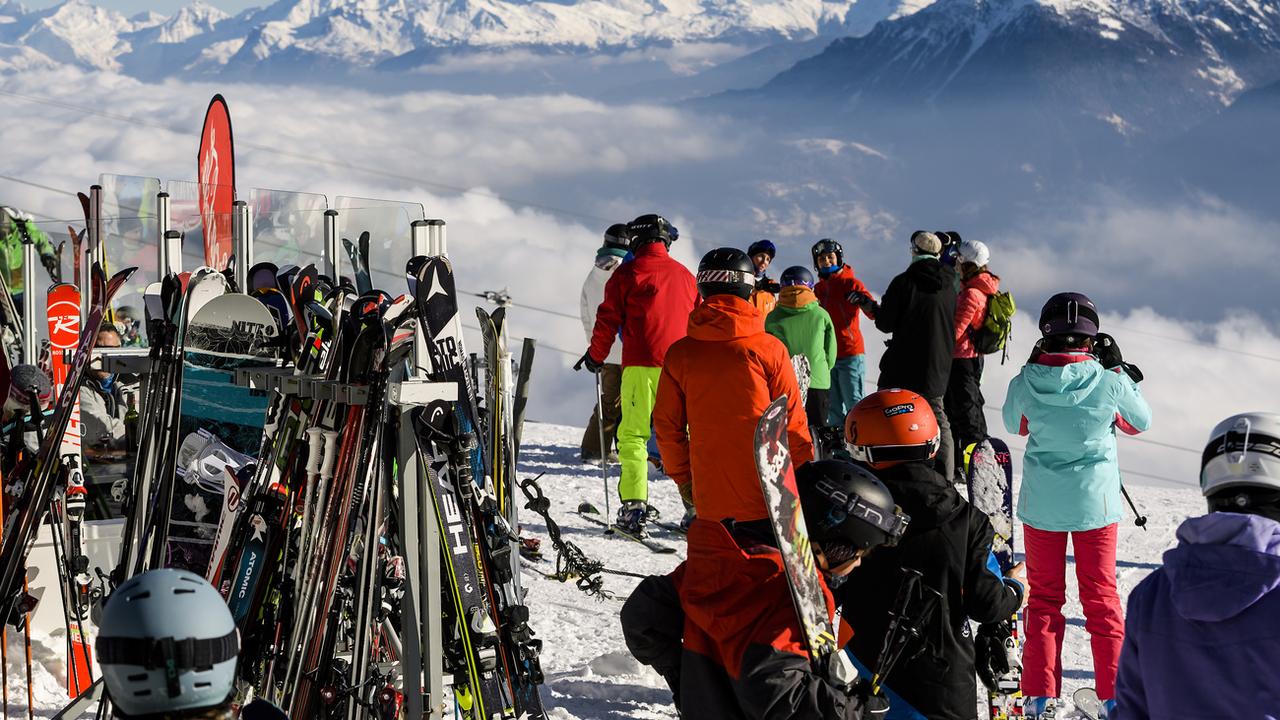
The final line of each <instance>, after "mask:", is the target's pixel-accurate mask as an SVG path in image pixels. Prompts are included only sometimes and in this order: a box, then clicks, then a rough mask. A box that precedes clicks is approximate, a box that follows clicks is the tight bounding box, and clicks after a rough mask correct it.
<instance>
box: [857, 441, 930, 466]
mask: <svg viewBox="0 0 1280 720" xmlns="http://www.w3.org/2000/svg"><path fill="white" fill-rule="evenodd" d="M940 442H941V438H940V436H939V435H934V436H933V437H932V438H930V439H929V440H928V442H924V443H917V444H914V445H848V448H849V454H850V455H852V456H853V459H854V460H857V461H858V462H862V463H868V464H870V463H887V462H911V461H913V460H928V459H929V458H931V457H933V456H934V455H937V454H938V445H939V444H940Z"/></svg>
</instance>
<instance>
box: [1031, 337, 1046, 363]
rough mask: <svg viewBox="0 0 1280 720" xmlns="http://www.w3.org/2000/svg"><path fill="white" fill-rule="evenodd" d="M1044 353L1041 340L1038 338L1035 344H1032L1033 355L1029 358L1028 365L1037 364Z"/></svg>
mask: <svg viewBox="0 0 1280 720" xmlns="http://www.w3.org/2000/svg"><path fill="white" fill-rule="evenodd" d="M1043 354H1044V348H1042V347H1040V341H1039V340H1037V341H1036V344H1035V345H1032V346H1031V357H1029V358H1027V364H1028V365H1034V364H1036V361H1038V360H1039V359H1040V356H1041V355H1043Z"/></svg>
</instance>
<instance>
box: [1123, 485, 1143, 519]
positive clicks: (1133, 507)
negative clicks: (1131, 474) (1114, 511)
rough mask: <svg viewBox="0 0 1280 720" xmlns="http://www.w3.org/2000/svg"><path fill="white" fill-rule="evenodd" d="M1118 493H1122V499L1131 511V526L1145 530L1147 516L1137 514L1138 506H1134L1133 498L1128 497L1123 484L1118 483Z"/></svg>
mask: <svg viewBox="0 0 1280 720" xmlns="http://www.w3.org/2000/svg"><path fill="white" fill-rule="evenodd" d="M1120 492H1122V493H1124V499H1125V500H1126V501H1127V502H1128V503H1129V509H1130V510H1132V511H1133V524H1134V525H1137V526H1138V527H1140V528H1142V529H1143V530H1146V529H1147V516H1146V515H1143V514H1142V513H1140V512H1138V506H1137V505H1135V504H1134V502H1133V498H1131V497H1129V491H1128V490H1127V489H1126V488H1125V486H1124V483H1120Z"/></svg>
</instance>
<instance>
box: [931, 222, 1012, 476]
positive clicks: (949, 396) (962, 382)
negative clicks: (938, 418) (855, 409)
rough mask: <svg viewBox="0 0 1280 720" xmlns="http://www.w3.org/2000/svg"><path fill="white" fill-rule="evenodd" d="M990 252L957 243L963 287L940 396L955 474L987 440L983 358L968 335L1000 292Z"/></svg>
mask: <svg viewBox="0 0 1280 720" xmlns="http://www.w3.org/2000/svg"><path fill="white" fill-rule="evenodd" d="M990 259H991V251H989V250H988V249H987V245H986V243H983V242H979V241H977V240H965V241H963V242H961V243H960V248H959V250H958V252H957V254H956V264H957V265H958V266H959V269H960V278H961V280H962V281H963V285H962V287H961V290H960V296H959V297H958V298H957V299H956V316H955V317H956V349H955V350H954V351H952V353H951V377H950V378H949V379H948V380H947V392H946V395H945V396H943V407H945V408H946V412H947V420H949V421H950V422H951V434H952V436H953V437H954V442H953V447H954V451H953V454H954V456H955V458H956V464H955V467H956V469H957V471H958V470H959V469H961V468H963V467H964V451H965V448H967V447H969V445H972V444H973V443H978V442H982V440H983V438H985V437H986V436H987V418H986V416H985V415H983V412H982V406H983V404H984V403H985V402H986V400H985V399H984V398H983V397H982V355H981V354H980V353H979V352H978V351H977V350H975V349H974V347H973V340H971V339H970V333H971V332H973V331H975V330H977V329H978V328H980V327H982V323H983V321H985V320H986V318H987V298H988V297H989V296H991V295H995V294H996V293H998V292H1000V277H999V276H998V275H993V274H992V273H991V271H989V270H987V262H988V261H989V260H990Z"/></svg>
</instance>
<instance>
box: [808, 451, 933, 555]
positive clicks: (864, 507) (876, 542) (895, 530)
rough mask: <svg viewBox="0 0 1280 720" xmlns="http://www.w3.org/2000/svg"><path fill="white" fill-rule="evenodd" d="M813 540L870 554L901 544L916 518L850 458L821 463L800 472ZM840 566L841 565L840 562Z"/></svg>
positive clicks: (882, 484)
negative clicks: (911, 517)
mask: <svg viewBox="0 0 1280 720" xmlns="http://www.w3.org/2000/svg"><path fill="white" fill-rule="evenodd" d="M796 488H797V490H799V493H800V505H801V507H802V508H803V510H804V523H805V527H806V528H807V529H808V531H809V538H810V539H811V540H813V541H814V542H817V543H818V544H819V545H823V546H824V550H825V548H826V547H827V546H833V545H844V546H847V547H851V548H853V549H856V550H870V549H871V548H874V547H878V546H880V545H895V544H897V542H898V540H899V539H900V538H901V537H902V533H903V532H905V531H906V529H907V523H908V522H910V520H911V519H910V518H909V517H907V516H906V515H903V514H902V512H901V511H899V510H898V508H897V505H896V504H895V503H894V501H893V495H892V494H891V493H890V492H889V488H887V487H885V486H884V483H882V482H880V479H879V478H877V477H876V476H875V475H874V474H873V473H872V472H871V471H870V470H867V469H866V468H864V467H861V466H859V465H855V464H853V463H851V462H846V461H844V460H815V461H813V462H807V463H805V464H804V465H801V466H800V467H799V468H797V469H796ZM836 564H839V563H836Z"/></svg>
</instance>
